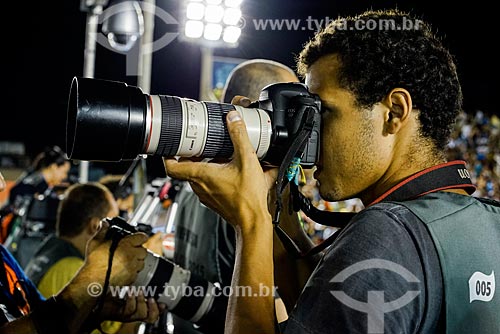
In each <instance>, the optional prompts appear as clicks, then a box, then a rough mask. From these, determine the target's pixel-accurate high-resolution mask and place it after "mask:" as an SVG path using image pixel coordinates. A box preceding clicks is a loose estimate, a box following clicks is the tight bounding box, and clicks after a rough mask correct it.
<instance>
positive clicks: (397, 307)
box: [285, 207, 427, 334]
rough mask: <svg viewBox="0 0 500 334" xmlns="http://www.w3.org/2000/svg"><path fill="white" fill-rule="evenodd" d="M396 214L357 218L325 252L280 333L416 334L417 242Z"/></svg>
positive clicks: (420, 301) (419, 314)
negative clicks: (283, 329) (282, 331)
mask: <svg viewBox="0 0 500 334" xmlns="http://www.w3.org/2000/svg"><path fill="white" fill-rule="evenodd" d="M397 210H405V209H404V208H402V207H396V208H394V210H391V211H388V210H382V209H377V208H369V209H367V210H364V211H362V212H361V213H359V214H358V215H357V216H356V217H355V218H354V219H353V221H352V222H351V223H350V224H349V225H348V226H347V227H346V228H345V229H344V230H343V231H341V232H340V233H341V234H340V235H339V236H338V238H337V240H336V241H335V242H334V244H333V245H332V246H331V247H330V248H329V249H328V250H327V251H326V253H325V255H324V257H323V258H322V260H321V262H320V264H319V265H318V267H317V268H316V270H315V272H314V273H313V274H312V276H311V278H310V280H309V282H308V283H307V284H306V286H305V288H304V290H303V293H302V294H301V296H300V298H299V300H298V303H297V306H296V308H295V310H294V311H293V312H292V313H291V315H290V318H289V320H288V322H287V326H286V330H285V333H287V334H290V333H363V334H366V333H386V334H389V333H394V334H396V333H397V334H401V333H415V332H418V328H420V326H421V323H420V322H421V321H422V318H423V315H424V314H425V299H426V294H427V291H426V284H425V281H426V277H425V268H424V266H425V265H424V261H423V260H422V256H425V255H422V254H421V250H420V247H419V246H418V245H419V242H417V241H416V240H415V237H414V235H413V233H409V231H408V229H407V227H406V226H405V224H403V223H402V222H401V217H402V216H400V215H398V212H397Z"/></svg>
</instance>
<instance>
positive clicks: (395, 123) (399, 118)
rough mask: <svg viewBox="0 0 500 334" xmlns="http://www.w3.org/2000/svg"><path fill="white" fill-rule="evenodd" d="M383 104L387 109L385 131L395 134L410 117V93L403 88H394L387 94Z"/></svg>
mask: <svg viewBox="0 0 500 334" xmlns="http://www.w3.org/2000/svg"><path fill="white" fill-rule="evenodd" d="M385 103H386V105H387V107H388V110H387V112H386V117H385V127H384V128H385V131H386V132H387V133H390V134H395V133H397V132H398V131H399V130H400V129H401V127H403V126H404V125H405V124H406V122H407V121H408V119H409V117H410V113H411V111H412V105H413V103H412V100H411V95H410V93H409V92H408V91H407V90H406V89H404V88H394V89H393V90H391V92H390V93H389V94H387V96H386V99H385Z"/></svg>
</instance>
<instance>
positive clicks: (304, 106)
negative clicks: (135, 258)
mask: <svg viewBox="0 0 500 334" xmlns="http://www.w3.org/2000/svg"><path fill="white" fill-rule="evenodd" d="M234 109H236V110H238V111H239V112H240V114H241V115H242V118H243V120H244V121H245V124H246V127H247V131H248V134H249V137H250V141H251V143H252V145H253V146H254V148H255V151H256V153H257V156H258V158H259V159H260V161H261V163H262V164H265V165H272V166H279V165H280V164H281V162H282V161H283V158H284V157H285V155H286V154H287V152H288V150H289V149H290V147H292V145H293V144H294V142H295V141H296V140H297V139H300V140H302V141H306V143H305V145H301V147H300V150H299V154H300V156H299V157H298V158H301V164H302V166H303V167H305V168H307V167H312V166H313V165H314V164H315V163H316V161H317V159H318V155H319V136H320V122H321V114H320V112H321V100H320V99H319V97H318V96H317V95H314V94H311V93H310V92H309V91H308V90H307V87H306V86H305V85H304V84H302V83H276V84H271V85H268V86H266V87H264V88H263V89H262V91H261V94H260V98H259V101H257V102H256V103H253V104H252V105H251V106H250V107H249V108H244V107H241V106H234V105H231V104H226V103H215V102H199V101H195V100H192V99H186V98H180V97H176V96H170V95H149V94H144V93H143V92H142V91H141V89H140V88H138V87H134V86H129V85H127V84H126V83H123V82H117V81H108V80H101V79H91V78H77V77H75V78H73V81H72V84H71V89H70V96H69V102H68V112H67V123H66V152H68V153H67V154H68V157H69V158H70V159H78V160H90V161H121V160H134V159H136V158H137V156H139V155H158V156H180V157H202V158H231V156H232V154H233V151H234V149H233V145H232V143H231V140H230V137H229V134H228V131H227V124H226V115H227V113H228V112H229V111H230V110H234ZM300 136H306V137H307V138H305V139H304V140H303V139H301V138H299V137H300Z"/></svg>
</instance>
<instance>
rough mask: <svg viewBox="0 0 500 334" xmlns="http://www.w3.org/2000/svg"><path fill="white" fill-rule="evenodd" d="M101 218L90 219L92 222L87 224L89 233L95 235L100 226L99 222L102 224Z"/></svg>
mask: <svg viewBox="0 0 500 334" xmlns="http://www.w3.org/2000/svg"><path fill="white" fill-rule="evenodd" d="M100 222H101V220H100V219H98V218H95V217H94V218H92V219H91V220H90V223H89V224H88V225H87V233H88V234H90V235H94V234H95V233H96V232H97V230H98V228H99V224H100Z"/></svg>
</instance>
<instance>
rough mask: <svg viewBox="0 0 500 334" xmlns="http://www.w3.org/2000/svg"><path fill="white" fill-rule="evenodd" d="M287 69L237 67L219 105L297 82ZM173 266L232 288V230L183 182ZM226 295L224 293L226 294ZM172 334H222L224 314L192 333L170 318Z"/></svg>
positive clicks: (260, 62) (260, 64) (262, 63)
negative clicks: (239, 97) (276, 85)
mask: <svg viewBox="0 0 500 334" xmlns="http://www.w3.org/2000/svg"><path fill="white" fill-rule="evenodd" d="M298 81H299V79H298V78H297V76H296V75H295V73H294V71H293V70H292V69H290V68H289V67H287V66H285V65H283V64H281V63H278V62H275V61H272V60H267V59H252V60H248V61H244V62H242V63H240V64H239V65H238V66H236V67H235V68H234V69H233V70H232V71H231V73H230V74H229V76H228V79H227V81H226V84H225V86H224V89H223V93H222V97H221V100H222V101H221V102H223V103H230V102H231V100H232V98H233V97H235V96H237V95H241V96H245V97H247V98H249V99H250V100H251V101H257V100H258V99H259V95H260V91H261V90H262V88H264V87H265V86H267V85H269V84H272V83H277V82H298ZM176 202H177V203H178V209H177V213H176V216H175V224H176V227H175V251H174V262H175V263H177V264H179V265H180V266H181V267H184V268H186V269H188V270H191V272H192V273H194V274H197V275H200V276H201V277H203V278H205V279H207V280H208V281H210V282H218V283H219V284H220V285H221V287H222V288H224V287H226V286H231V277H232V273H233V266H234V246H235V234H234V230H233V227H232V226H231V225H229V224H227V223H226V222H225V221H224V220H223V219H222V218H221V217H220V216H219V215H218V214H216V213H215V212H214V211H212V210H211V209H209V208H207V207H206V206H204V205H203V204H202V203H201V202H200V201H199V199H198V197H197V196H196V194H195V193H193V191H192V189H191V187H190V186H189V184H188V183H187V182H186V183H184V185H183V187H182V188H181V190H180V191H179V193H178V194H177V195H176ZM225 291H227V289H226V290H225ZM173 318H174V333H175V334H195V333H196V334H198V333H205V334H207V333H210V334H212V333H223V332H224V319H225V313H224V314H219V315H218V316H217V319H218V320H217V321H211V323H210V324H206V325H202V326H200V327H199V328H197V329H195V327H193V324H192V323H190V322H187V321H185V320H183V319H180V318H178V317H176V316H175V315H173Z"/></svg>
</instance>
